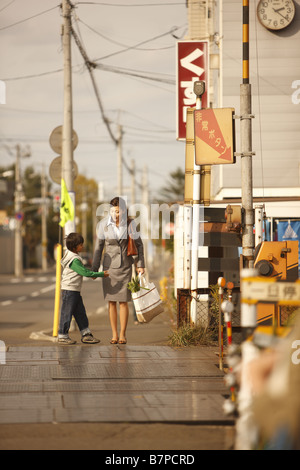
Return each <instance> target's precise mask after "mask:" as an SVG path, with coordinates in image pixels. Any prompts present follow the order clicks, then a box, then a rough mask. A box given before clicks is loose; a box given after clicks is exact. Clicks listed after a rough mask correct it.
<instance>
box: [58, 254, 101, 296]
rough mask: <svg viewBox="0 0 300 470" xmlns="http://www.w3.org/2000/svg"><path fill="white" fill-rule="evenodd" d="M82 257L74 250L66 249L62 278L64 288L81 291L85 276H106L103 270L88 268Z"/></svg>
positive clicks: (62, 262) (62, 261)
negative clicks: (97, 270) (96, 270)
mask: <svg viewBox="0 0 300 470" xmlns="http://www.w3.org/2000/svg"><path fill="white" fill-rule="evenodd" d="M82 261H83V260H82V258H81V257H80V256H79V255H78V254H77V253H73V252H72V251H69V250H66V252H65V254H64V256H63V258H62V260H61V265H62V267H63V273H62V278H61V289H62V290H73V291H77V292H80V291H81V286H82V279H83V276H85V277H104V273H103V272H95V271H90V270H89V269H86V268H85V267H84V265H83V262H82Z"/></svg>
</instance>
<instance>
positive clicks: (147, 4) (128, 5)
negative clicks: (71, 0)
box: [75, 2, 185, 7]
mask: <svg viewBox="0 0 300 470" xmlns="http://www.w3.org/2000/svg"><path fill="white" fill-rule="evenodd" d="M184 4H185V2H172V3H127V4H123V3H106V2H76V4H75V5H101V6H106V7H162V6H174V5H184Z"/></svg>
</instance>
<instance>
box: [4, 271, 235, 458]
mask: <svg viewBox="0 0 300 470" xmlns="http://www.w3.org/2000/svg"><path fill="white" fill-rule="evenodd" d="M46 277H47V279H46V278H45V276H40V275H37V274H35V275H32V276H30V277H29V278H28V277H27V278H26V279H24V280H22V281H20V282H19V281H16V280H14V278H13V277H10V278H9V277H7V278H5V277H3V276H2V277H1V279H0V288H1V297H0V302H1V313H0V335H1V336H0V339H1V340H2V341H5V344H6V347H7V351H6V363H5V364H2V365H0V379H1V382H0V449H99V450H105V452H106V451H108V450H117V449H118V450H119V451H120V450H131V451H132V449H134V450H149V449H156V450H177V449H178V450H179V449H180V450H187V449H192V450H196V451H197V450H200V449H205V450H208V449H220V450H221V449H230V448H232V446H233V441H234V426H233V422H232V420H228V419H227V418H226V417H225V416H224V414H223V412H222V404H223V400H224V395H225V394H226V393H227V390H226V388H225V387H224V383H223V373H221V372H220V371H219V370H218V365H217V360H216V359H217V358H216V351H217V348H215V349H214V348H205V347H199V348H198V347H197V348H185V349H177V348H171V347H170V346H169V345H168V336H169V335H170V334H171V332H172V323H171V321H170V316H169V315H168V314H167V313H164V314H162V315H160V316H159V317H157V318H156V319H154V320H153V321H152V322H151V323H149V324H146V325H142V324H140V325H135V324H134V322H133V317H132V316H131V317H130V321H129V326H128V332H127V339H128V344H127V345H124V346H123V345H122V346H121V345H117V346H113V345H110V344H109V340H110V337H111V336H110V335H111V332H110V327H109V324H108V318H107V312H106V308H105V305H104V303H103V299H102V294H101V289H100V288H101V286H100V284H99V292H97V289H95V287H97V285H96V284H95V282H97V281H92V280H88V281H85V282H84V287H83V295H84V299H85V303H86V307H87V310H88V313H89V317H90V325H91V328H92V330H93V332H94V334H95V336H97V337H99V338H100V339H101V343H100V345H93V346H92V345H82V344H81V343H80V335H79V332H78V331H74V332H72V336H73V337H74V338H75V339H76V340H77V341H78V344H77V345H75V346H72V347H60V346H59V345H57V344H56V343H55V342H53V338H52V336H51V331H52V321H53V306H54V289H53V285H54V277H53V276H51V273H50V274H49V276H46ZM100 282H101V281H100ZM3 302H4V304H3ZM41 331H42V332H45V334H44V335H43V336H38V337H37V339H32V338H30V335H32V333H33V332H37V333H38V332H41Z"/></svg>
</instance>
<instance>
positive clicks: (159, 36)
mask: <svg viewBox="0 0 300 470" xmlns="http://www.w3.org/2000/svg"><path fill="white" fill-rule="evenodd" d="M180 28H181V26H180V27H179V26H174V27H173V28H171V29H170V30H169V31H167V32H166V33H162V34H159V35H158V36H155V37H153V38H150V39H146V40H145V41H141V42H138V43H137V44H134V45H133V46H129V47H127V48H125V49H121V50H120V51H116V52H112V53H111V54H108V55H106V56H103V57H99V58H98V59H95V62H97V61H99V60H104V59H108V58H109V57H113V56H114V55H118V54H121V53H122V52H127V51H130V50H133V49H136V48H137V47H138V46H142V45H143V44H147V43H148V42H151V41H155V40H156V39H160V38H162V37H164V36H167V35H169V34H171V35H172V34H173V33H174V32H175V31H177V30H178V29H180Z"/></svg>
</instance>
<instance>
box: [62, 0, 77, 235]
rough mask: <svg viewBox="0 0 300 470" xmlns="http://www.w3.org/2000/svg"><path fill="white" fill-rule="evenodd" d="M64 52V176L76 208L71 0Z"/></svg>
mask: <svg viewBox="0 0 300 470" xmlns="http://www.w3.org/2000/svg"><path fill="white" fill-rule="evenodd" d="M62 5H63V18H64V24H63V52H64V123H63V134H62V178H63V179H64V180H65V183H66V186H67V189H68V192H69V193H71V194H70V196H71V197H72V199H73V204H74V208H75V194H74V177H73V141H72V139H73V107H72V68H71V67H72V65H71V11H72V6H71V4H70V2H69V0H63V4H62ZM65 231H66V234H68V233H70V232H71V231H75V217H74V221H68V222H67V224H66V225H65Z"/></svg>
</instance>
